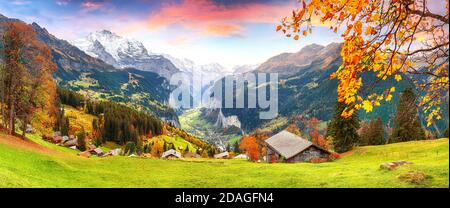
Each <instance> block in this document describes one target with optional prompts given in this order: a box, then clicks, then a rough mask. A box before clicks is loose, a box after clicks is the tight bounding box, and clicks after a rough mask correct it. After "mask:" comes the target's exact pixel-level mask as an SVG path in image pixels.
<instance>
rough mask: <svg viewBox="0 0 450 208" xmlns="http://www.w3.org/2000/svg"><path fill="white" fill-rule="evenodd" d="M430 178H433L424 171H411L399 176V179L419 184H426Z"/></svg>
mask: <svg viewBox="0 0 450 208" xmlns="http://www.w3.org/2000/svg"><path fill="white" fill-rule="evenodd" d="M429 178H431V176H429V175H427V174H425V173H424V172H422V171H409V172H406V173H402V174H400V175H399V176H398V179H400V180H401V181H404V182H407V183H411V184H417V185H420V184H424V183H425V182H426V180H427V179H429Z"/></svg>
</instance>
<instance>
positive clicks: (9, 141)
mask: <svg viewBox="0 0 450 208" xmlns="http://www.w3.org/2000/svg"><path fill="white" fill-rule="evenodd" d="M0 144H4V145H7V146H10V147H13V148H17V149H22V150H28V151H33V152H39V153H43V154H46V155H51V156H56V155H58V156H65V157H67V156H68V154H64V153H63V152H60V151H58V150H54V149H50V148H48V147H44V146H42V145H40V144H37V143H35V142H33V141H31V140H29V139H22V138H19V137H16V136H11V135H8V134H5V133H4V132H0Z"/></svg>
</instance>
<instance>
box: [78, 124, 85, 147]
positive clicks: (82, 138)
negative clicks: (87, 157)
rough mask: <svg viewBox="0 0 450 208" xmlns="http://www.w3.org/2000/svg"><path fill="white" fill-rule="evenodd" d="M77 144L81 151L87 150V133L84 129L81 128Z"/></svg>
mask: <svg viewBox="0 0 450 208" xmlns="http://www.w3.org/2000/svg"><path fill="white" fill-rule="evenodd" d="M77 143H78V149H79V150H80V151H85V150H86V132H85V131H84V127H81V130H80V131H79V132H78V133H77Z"/></svg>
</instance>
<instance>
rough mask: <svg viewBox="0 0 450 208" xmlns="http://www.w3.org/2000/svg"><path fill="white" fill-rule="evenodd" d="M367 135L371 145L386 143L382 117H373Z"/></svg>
mask: <svg viewBox="0 0 450 208" xmlns="http://www.w3.org/2000/svg"><path fill="white" fill-rule="evenodd" d="M367 136H368V138H369V145H381V144H385V143H386V140H385V138H384V128H383V121H382V120H381V118H380V117H378V118H376V119H374V118H372V119H371V121H370V124H369V131H368V135H367Z"/></svg>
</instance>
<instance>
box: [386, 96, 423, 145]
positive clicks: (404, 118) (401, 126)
mask: <svg viewBox="0 0 450 208" xmlns="http://www.w3.org/2000/svg"><path fill="white" fill-rule="evenodd" d="M417 109H418V106H417V105H416V95H415V93H414V92H413V90H412V89H411V88H407V89H405V91H403V92H402V94H401V96H400V99H399V101H398V104H397V113H396V115H395V118H394V128H393V130H392V135H391V137H390V139H389V142H390V143H395V142H406V141H411V140H422V139H425V131H424V129H423V127H422V125H421V123H420V121H419V117H418V115H417Z"/></svg>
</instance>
